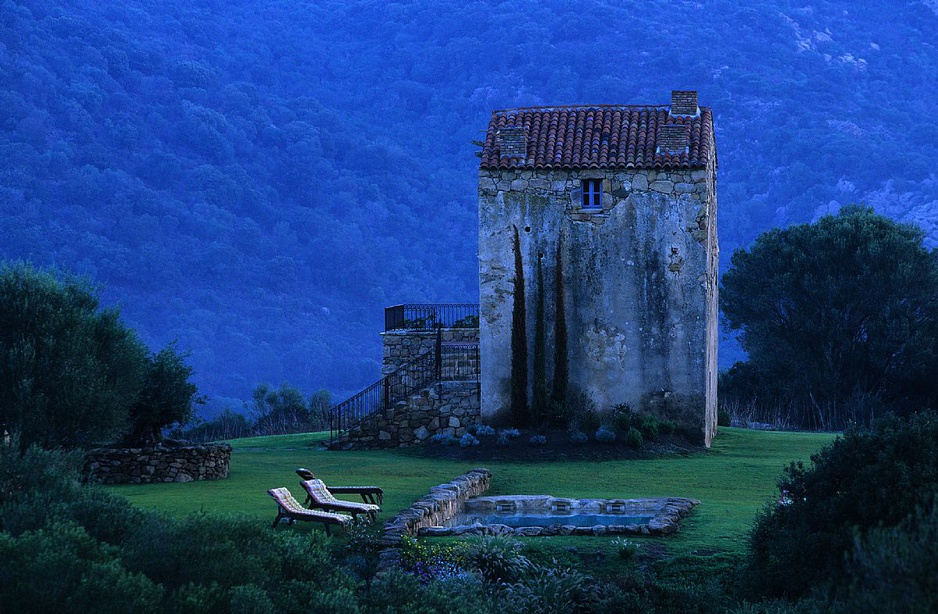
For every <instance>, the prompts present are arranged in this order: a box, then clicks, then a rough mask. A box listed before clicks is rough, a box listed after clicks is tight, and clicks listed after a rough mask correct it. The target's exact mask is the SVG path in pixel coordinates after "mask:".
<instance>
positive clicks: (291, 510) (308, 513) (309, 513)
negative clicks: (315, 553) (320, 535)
mask: <svg viewBox="0 0 938 614" xmlns="http://www.w3.org/2000/svg"><path fill="white" fill-rule="evenodd" d="M267 494H268V495H270V496H271V497H272V498H273V500H274V501H276V502H277V518H276V520H274V524H273V526H275V527H276V526H277V525H278V524H279V523H280V521H281V520H283V519H284V518H286V519H287V520H289V522H290V523H294V522H296V521H297V520H303V521H311V522H321V523H322V524H323V525H325V527H326V534H327V535H328V534H331V533H330V532H329V528H330V527H331V526H332V525H336V524H337V525H339V526H340V527H342V528H343V529H344V528H345V525H346V523H348V522H351V521H352V516H346V515H344V514H334V513H331V512H326V511H322V510H310V509H306V508H305V507H303V506H302V505H300V502H299V501H297V500H296V499H295V498H294V497H293V495H292V494H291V493H290V491H289V490H288V489H286V488H271V489H270V490H268V491H267Z"/></svg>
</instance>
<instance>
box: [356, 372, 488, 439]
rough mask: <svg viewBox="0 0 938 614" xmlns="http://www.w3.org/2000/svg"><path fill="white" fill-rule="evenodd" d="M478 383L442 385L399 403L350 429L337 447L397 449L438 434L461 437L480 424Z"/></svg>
mask: <svg viewBox="0 0 938 614" xmlns="http://www.w3.org/2000/svg"><path fill="white" fill-rule="evenodd" d="M480 421H481V418H480V413H479V385H478V383H477V382H441V383H439V384H434V385H432V386H430V387H429V388H426V389H424V390H422V391H421V393H420V394H419V395H416V396H414V397H411V398H410V399H407V400H406V401H402V402H400V403H398V404H397V406H395V407H393V408H391V409H390V410H388V412H387V413H386V414H374V415H372V416H369V417H368V418H366V419H365V420H364V421H363V422H362V423H361V425H359V426H357V427H355V428H353V429H351V431H349V433H348V435H347V436H346V437H345V438H344V439H343V441H342V442H341V443H340V444H339V447H356V448H400V447H407V446H413V445H419V444H421V443H424V442H425V441H426V440H427V439H429V438H430V437H433V436H434V435H437V434H444V435H452V436H453V437H462V436H463V435H465V434H466V433H467V428H468V427H470V426H472V425H474V424H479V423H480Z"/></svg>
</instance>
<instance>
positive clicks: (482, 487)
mask: <svg viewBox="0 0 938 614" xmlns="http://www.w3.org/2000/svg"><path fill="white" fill-rule="evenodd" d="M491 481H492V472H491V471H489V470H488V469H485V468H479V469H472V470H471V471H467V472H466V473H464V474H463V475H460V476H458V477H456V478H453V480H452V481H450V482H447V483H446V484H440V485H439V486H434V487H433V488H431V489H430V494H428V495H426V496H425V497H422V498H420V499H418V500H417V501H415V502H414V503H413V505H411V506H410V507H408V508H407V509H405V510H403V511H402V512H401V513H400V514H398V515H397V516H395V517H394V518H392V519H391V520H389V521H388V522H386V523H385V524H384V539H383V542H384V545H386V546H390V547H394V546H397V545H398V544H399V543H400V541H401V538H402V537H403V536H405V535H408V536H411V537H413V536H415V535H417V533H418V532H419V531H420V529H423V528H426V527H432V526H437V525H439V524H440V523H442V522H445V521H446V520H448V519H450V518H452V517H453V516H454V515H455V514H456V512H457V511H459V508H460V507H462V504H463V503H464V502H465V501H466V500H467V499H469V498H471V497H477V496H479V495H481V494H482V493H484V492H485V491H487V490H488V489H489V485H490V483H491Z"/></svg>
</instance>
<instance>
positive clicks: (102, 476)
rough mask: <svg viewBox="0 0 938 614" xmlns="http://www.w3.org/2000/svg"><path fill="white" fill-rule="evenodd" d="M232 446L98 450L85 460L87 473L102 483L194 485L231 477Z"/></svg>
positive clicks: (211, 445)
mask: <svg viewBox="0 0 938 614" xmlns="http://www.w3.org/2000/svg"><path fill="white" fill-rule="evenodd" d="M230 462H231V446H230V445H228V444H226V443H223V444H206V445H191V446H189V445H186V446H155V447H151V448H98V449H95V450H91V451H89V452H88V454H87V455H86V457H85V474H86V475H87V476H88V477H89V478H90V479H92V480H95V481H97V482H100V483H102V484H149V483H151V482H192V481H193V480H220V479H222V478H227V477H228V467H229V464H230Z"/></svg>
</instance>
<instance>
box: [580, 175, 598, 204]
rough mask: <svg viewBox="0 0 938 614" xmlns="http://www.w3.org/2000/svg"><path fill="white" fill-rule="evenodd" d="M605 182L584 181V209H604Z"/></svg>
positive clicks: (596, 180)
mask: <svg viewBox="0 0 938 614" xmlns="http://www.w3.org/2000/svg"><path fill="white" fill-rule="evenodd" d="M602 193H603V180H602V179H584V180H583V208H584V209H602V208H603V201H602Z"/></svg>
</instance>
